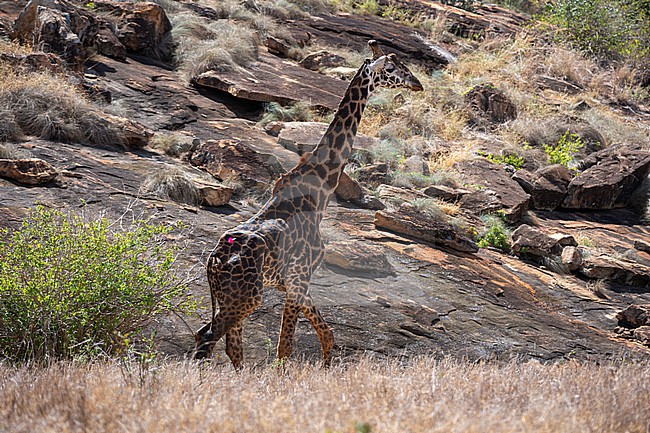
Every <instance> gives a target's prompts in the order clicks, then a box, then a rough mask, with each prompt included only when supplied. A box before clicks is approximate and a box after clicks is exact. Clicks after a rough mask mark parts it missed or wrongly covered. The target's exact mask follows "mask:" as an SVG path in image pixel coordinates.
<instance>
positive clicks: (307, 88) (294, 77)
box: [192, 52, 347, 110]
mask: <svg viewBox="0 0 650 433" xmlns="http://www.w3.org/2000/svg"><path fill="white" fill-rule="evenodd" d="M192 83H193V84H194V85H197V86H201V87H207V88H211V89H216V90H219V91H222V92H227V93H230V94H231V95H232V96H235V97H236V98H239V99H245V100H249V101H257V102H277V103H279V104H282V105H289V104H293V103H296V102H299V101H302V102H306V103H308V104H310V106H312V107H315V108H320V109H326V110H335V109H336V108H337V107H338V106H339V103H340V102H341V98H342V97H343V95H344V94H345V89H346V88H347V83H346V82H344V81H341V80H337V79H334V78H330V77H326V76H325V75H322V74H319V73H317V72H313V71H309V70H307V69H304V68H301V67H300V66H295V65H293V64H290V63H287V62H286V61H283V60H282V59H280V58H279V57H276V56H273V55H271V54H268V53H264V52H261V53H260V55H259V59H258V61H257V62H256V63H255V64H254V65H253V66H251V67H250V68H249V69H248V71H247V73H246V74H241V73H240V72H238V71H207V72H204V73H202V74H200V75H198V76H196V77H193V78H192Z"/></svg>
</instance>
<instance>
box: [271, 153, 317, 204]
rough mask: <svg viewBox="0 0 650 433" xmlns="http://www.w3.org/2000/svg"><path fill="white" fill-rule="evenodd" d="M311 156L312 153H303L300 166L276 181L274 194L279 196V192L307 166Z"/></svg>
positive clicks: (299, 162) (297, 165)
mask: <svg viewBox="0 0 650 433" xmlns="http://www.w3.org/2000/svg"><path fill="white" fill-rule="evenodd" d="M311 155H312V153H311V152H306V153H303V154H302V156H301V157H300V160H299V161H298V164H296V166H295V167H293V168H292V169H291V170H289V171H288V172H286V173H284V174H282V175H280V177H279V178H278V180H276V181H275V185H273V191H272V194H277V192H278V191H280V188H281V187H282V186H284V185H285V184H286V183H287V182H288V181H289V179H291V176H292V175H294V174H296V173H298V172H299V171H300V169H301V168H302V167H303V166H304V165H305V163H306V162H307V160H308V159H309V157H310V156H311Z"/></svg>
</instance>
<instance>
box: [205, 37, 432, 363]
mask: <svg viewBox="0 0 650 433" xmlns="http://www.w3.org/2000/svg"><path fill="white" fill-rule="evenodd" d="M368 45H369V46H370V48H371V50H372V53H373V57H372V59H366V60H365V61H364V63H363V65H361V67H360V68H359V70H358V71H357V73H356V74H355V76H354V77H353V78H352V81H351V82H350V85H349V86H348V89H347V90H346V92H345V95H344V96H343V99H342V100H341V103H340V105H339V108H338V110H337V112H336V114H335V115H334V119H333V120H332V122H331V123H330V125H329V127H328V128H327V131H326V132H325V134H324V135H323V137H322V138H321V140H320V143H319V144H318V146H316V148H315V149H314V150H313V152H311V153H307V154H305V155H303V157H302V159H301V160H300V162H299V163H298V165H296V166H295V167H294V168H293V169H292V170H291V171H289V172H288V173H286V174H285V175H283V176H282V177H281V178H280V179H278V181H277V182H276V183H275V186H274V188H273V194H272V196H271V198H270V199H269V200H268V201H267V202H266V204H264V206H262V208H261V209H260V211H259V212H258V213H257V214H255V216H253V217H252V218H251V219H249V220H248V221H246V222H244V223H242V224H240V225H238V226H237V227H235V228H233V229H231V230H228V231H227V232H226V233H224V234H223V235H222V236H221V238H220V239H219V242H218V243H217V246H216V247H215V249H214V251H213V252H212V254H211V255H210V258H209V259H208V263H207V272H208V283H209V285H210V293H211V295H212V320H211V321H210V322H208V323H207V324H205V325H204V326H203V327H202V328H201V329H199V330H198V331H197V332H196V334H195V338H196V351H195V355H194V357H195V358H196V359H201V358H205V357H208V356H210V355H211V353H212V348H213V347H214V344H215V343H216V342H217V341H218V340H219V339H220V338H221V337H223V336H224V335H225V336H226V353H227V354H228V356H229V357H230V360H231V361H232V363H233V365H234V366H235V367H236V368H239V367H240V366H241V364H242V361H243V350H242V343H241V336H242V322H243V320H244V318H246V316H248V315H249V314H250V313H252V312H253V311H254V310H255V309H256V308H257V307H259V306H260V305H261V304H262V290H263V288H264V287H276V288H277V289H278V290H281V291H284V292H285V293H286V300H285V304H284V308H283V310H282V325H281V328H280V338H279V341H278V347H277V357H278V358H279V359H284V358H287V357H288V356H289V355H290V354H291V350H292V342H293V334H294V331H295V328H296V322H297V320H298V315H299V314H300V313H301V312H302V313H303V314H304V315H305V316H306V317H307V319H309V322H310V323H311V324H312V326H313V327H314V329H315V330H316V332H317V334H318V338H319V339H320V343H321V349H322V352H323V361H324V362H325V364H329V363H330V360H331V357H332V348H333V346H334V334H333V333H332V330H331V329H330V327H329V325H328V324H327V322H326V321H325V319H323V317H322V316H321V314H320V312H319V311H318V309H317V308H316V306H315V305H314V303H313V301H312V298H311V296H310V294H309V280H310V279H311V276H312V274H313V272H314V270H315V269H316V267H317V266H318V265H319V264H320V262H321V260H322V258H323V251H324V247H323V242H322V240H321V235H320V223H321V221H322V219H323V214H324V212H325V209H326V207H327V203H328V201H329V199H330V197H331V195H332V194H333V193H334V190H335V189H336V186H337V185H338V182H339V177H340V176H341V172H342V170H343V167H344V165H345V163H346V162H347V160H348V157H349V156H350V153H351V152H352V144H353V142H354V137H355V135H356V133H357V127H358V126H359V122H360V121H361V116H362V115H363V110H364V108H365V107H366V103H367V102H368V97H369V96H370V94H371V93H372V91H373V90H375V88H377V87H391V88H394V87H405V88H408V89H411V90H415V91H420V90H422V85H421V84H420V82H419V81H418V79H417V78H416V77H415V76H414V75H413V74H412V73H411V71H409V69H408V68H407V67H406V66H405V65H404V64H403V63H402V62H400V60H399V59H398V58H397V56H396V55H395V54H388V55H386V54H384V53H383V51H382V50H381V48H380V47H379V44H378V43H377V42H376V41H370V42H369V43H368Z"/></svg>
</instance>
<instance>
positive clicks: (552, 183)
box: [512, 164, 573, 211]
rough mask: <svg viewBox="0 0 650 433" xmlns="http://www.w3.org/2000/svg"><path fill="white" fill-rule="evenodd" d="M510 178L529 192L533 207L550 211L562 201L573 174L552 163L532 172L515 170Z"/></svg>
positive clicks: (563, 167)
mask: <svg viewBox="0 0 650 433" xmlns="http://www.w3.org/2000/svg"><path fill="white" fill-rule="evenodd" d="M512 178H513V179H514V180H515V181H516V182H517V183H518V184H519V185H520V186H521V187H522V189H523V190H524V191H525V192H527V193H528V194H530V196H531V201H532V207H533V208H534V209H539V210H549V211H552V210H555V209H556V208H558V207H559V206H560V205H561V204H562V202H563V201H564V198H565V197H566V194H567V189H568V186H569V183H570V182H571V179H572V178H573V176H572V175H571V172H570V171H569V170H568V169H567V168H566V167H565V166H564V165H562V164H554V165H549V166H546V167H542V168H540V169H538V170H537V171H535V172H534V173H530V172H529V171H527V170H517V171H516V172H515V173H514V175H513V176H512Z"/></svg>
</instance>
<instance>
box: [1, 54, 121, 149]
mask: <svg viewBox="0 0 650 433" xmlns="http://www.w3.org/2000/svg"><path fill="white" fill-rule="evenodd" d="M0 116H2V119H3V121H2V125H1V126H0V141H19V140H21V139H22V138H23V137H24V136H26V135H27V136H29V135H31V136H36V137H39V138H44V139H51V140H58V141H67V142H78V143H87V144H99V145H124V143H125V138H124V133H123V132H122V131H120V130H119V129H118V128H117V127H116V126H114V125H112V124H111V123H110V122H109V121H108V120H106V119H105V116H104V115H103V114H102V111H101V109H100V107H98V106H97V105H95V104H94V103H92V102H91V101H89V100H88V99H87V98H86V97H85V95H84V94H83V93H82V92H81V91H80V90H79V89H78V88H77V87H76V86H74V85H72V84H70V83H69V82H68V78H66V77H63V76H57V75H51V74H48V73H17V72H16V71H14V70H13V69H12V68H11V67H10V66H8V65H6V64H1V62H0Z"/></svg>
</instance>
